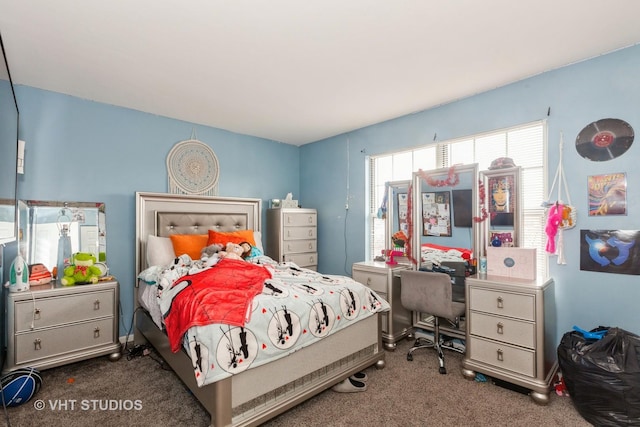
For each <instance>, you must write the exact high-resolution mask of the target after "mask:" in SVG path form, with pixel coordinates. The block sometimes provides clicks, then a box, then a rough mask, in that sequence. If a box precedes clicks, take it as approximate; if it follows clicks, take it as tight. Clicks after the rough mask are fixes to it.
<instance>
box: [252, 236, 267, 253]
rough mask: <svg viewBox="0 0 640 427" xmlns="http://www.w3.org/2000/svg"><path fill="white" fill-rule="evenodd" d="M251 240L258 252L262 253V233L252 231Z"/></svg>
mask: <svg viewBox="0 0 640 427" xmlns="http://www.w3.org/2000/svg"><path fill="white" fill-rule="evenodd" d="M253 240H254V241H255V242H256V248H258V249H260V252H262V253H264V249H263V247H262V233H261V232H259V231H254V232H253Z"/></svg>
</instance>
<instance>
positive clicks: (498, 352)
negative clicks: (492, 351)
mask: <svg viewBox="0 0 640 427" xmlns="http://www.w3.org/2000/svg"><path fill="white" fill-rule="evenodd" d="M496 353H497V354H496V356H497V359H498V361H499V362H502V361H504V353H503V352H502V350H500V349H498V351H497V352H496Z"/></svg>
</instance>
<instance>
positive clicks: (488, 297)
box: [469, 287, 536, 321]
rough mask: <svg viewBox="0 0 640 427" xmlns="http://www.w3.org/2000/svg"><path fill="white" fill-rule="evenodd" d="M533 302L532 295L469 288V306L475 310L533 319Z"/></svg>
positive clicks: (534, 301)
mask: <svg viewBox="0 0 640 427" xmlns="http://www.w3.org/2000/svg"><path fill="white" fill-rule="evenodd" d="M535 303H536V300H535V297H534V296H533V295H527V294H516V293H511V292H502V291H497V290H489V289H481V288H476V287H471V288H470V289H469V308H470V309H471V310H475V311H483V312H485V313H492V314H497V315H499V316H510V317H515V318H518V319H525V320H531V321H534V320H535V319H536V317H535Z"/></svg>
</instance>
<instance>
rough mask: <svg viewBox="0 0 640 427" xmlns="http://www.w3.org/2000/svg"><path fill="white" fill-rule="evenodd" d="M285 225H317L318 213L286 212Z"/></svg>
mask: <svg viewBox="0 0 640 427" xmlns="http://www.w3.org/2000/svg"><path fill="white" fill-rule="evenodd" d="M283 222H284V226H285V227H286V226H289V225H293V226H295V227H299V226H305V225H310V226H314V227H315V226H316V225H318V214H316V213H315V212H313V213H302V212H292V213H285V214H284V216H283Z"/></svg>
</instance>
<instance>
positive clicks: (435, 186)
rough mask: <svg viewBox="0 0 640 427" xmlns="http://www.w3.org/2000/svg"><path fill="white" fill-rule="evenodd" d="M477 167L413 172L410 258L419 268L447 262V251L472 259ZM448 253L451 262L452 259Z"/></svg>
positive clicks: (476, 235) (475, 238)
mask: <svg viewBox="0 0 640 427" xmlns="http://www.w3.org/2000/svg"><path fill="white" fill-rule="evenodd" d="M477 192H478V165H477V164H475V163H474V164H472V165H455V166H452V167H451V168H442V169H435V170H431V171H418V172H414V173H413V200H414V203H413V206H414V212H413V218H414V221H413V223H414V233H413V236H412V243H413V245H412V246H413V257H414V258H415V259H416V260H418V261H419V263H420V266H419V267H420V268H426V269H430V268H431V266H432V264H433V262H434V261H441V260H447V261H449V259H448V257H447V256H446V254H445V253H444V252H447V251H448V250H450V249H453V250H454V251H459V252H463V253H464V254H465V256H470V257H475V256H476V255H475V253H476V251H477V250H478V248H479V247H478V242H479V236H480V227H478V226H477V223H476V221H474V220H473V218H474V217H477V216H478V212H477V210H478V206H477V205H478V204H477V203H475V201H476V200H478V194H477ZM453 254H454V253H453V252H451V255H452V257H451V261H454V260H455V257H453Z"/></svg>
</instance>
